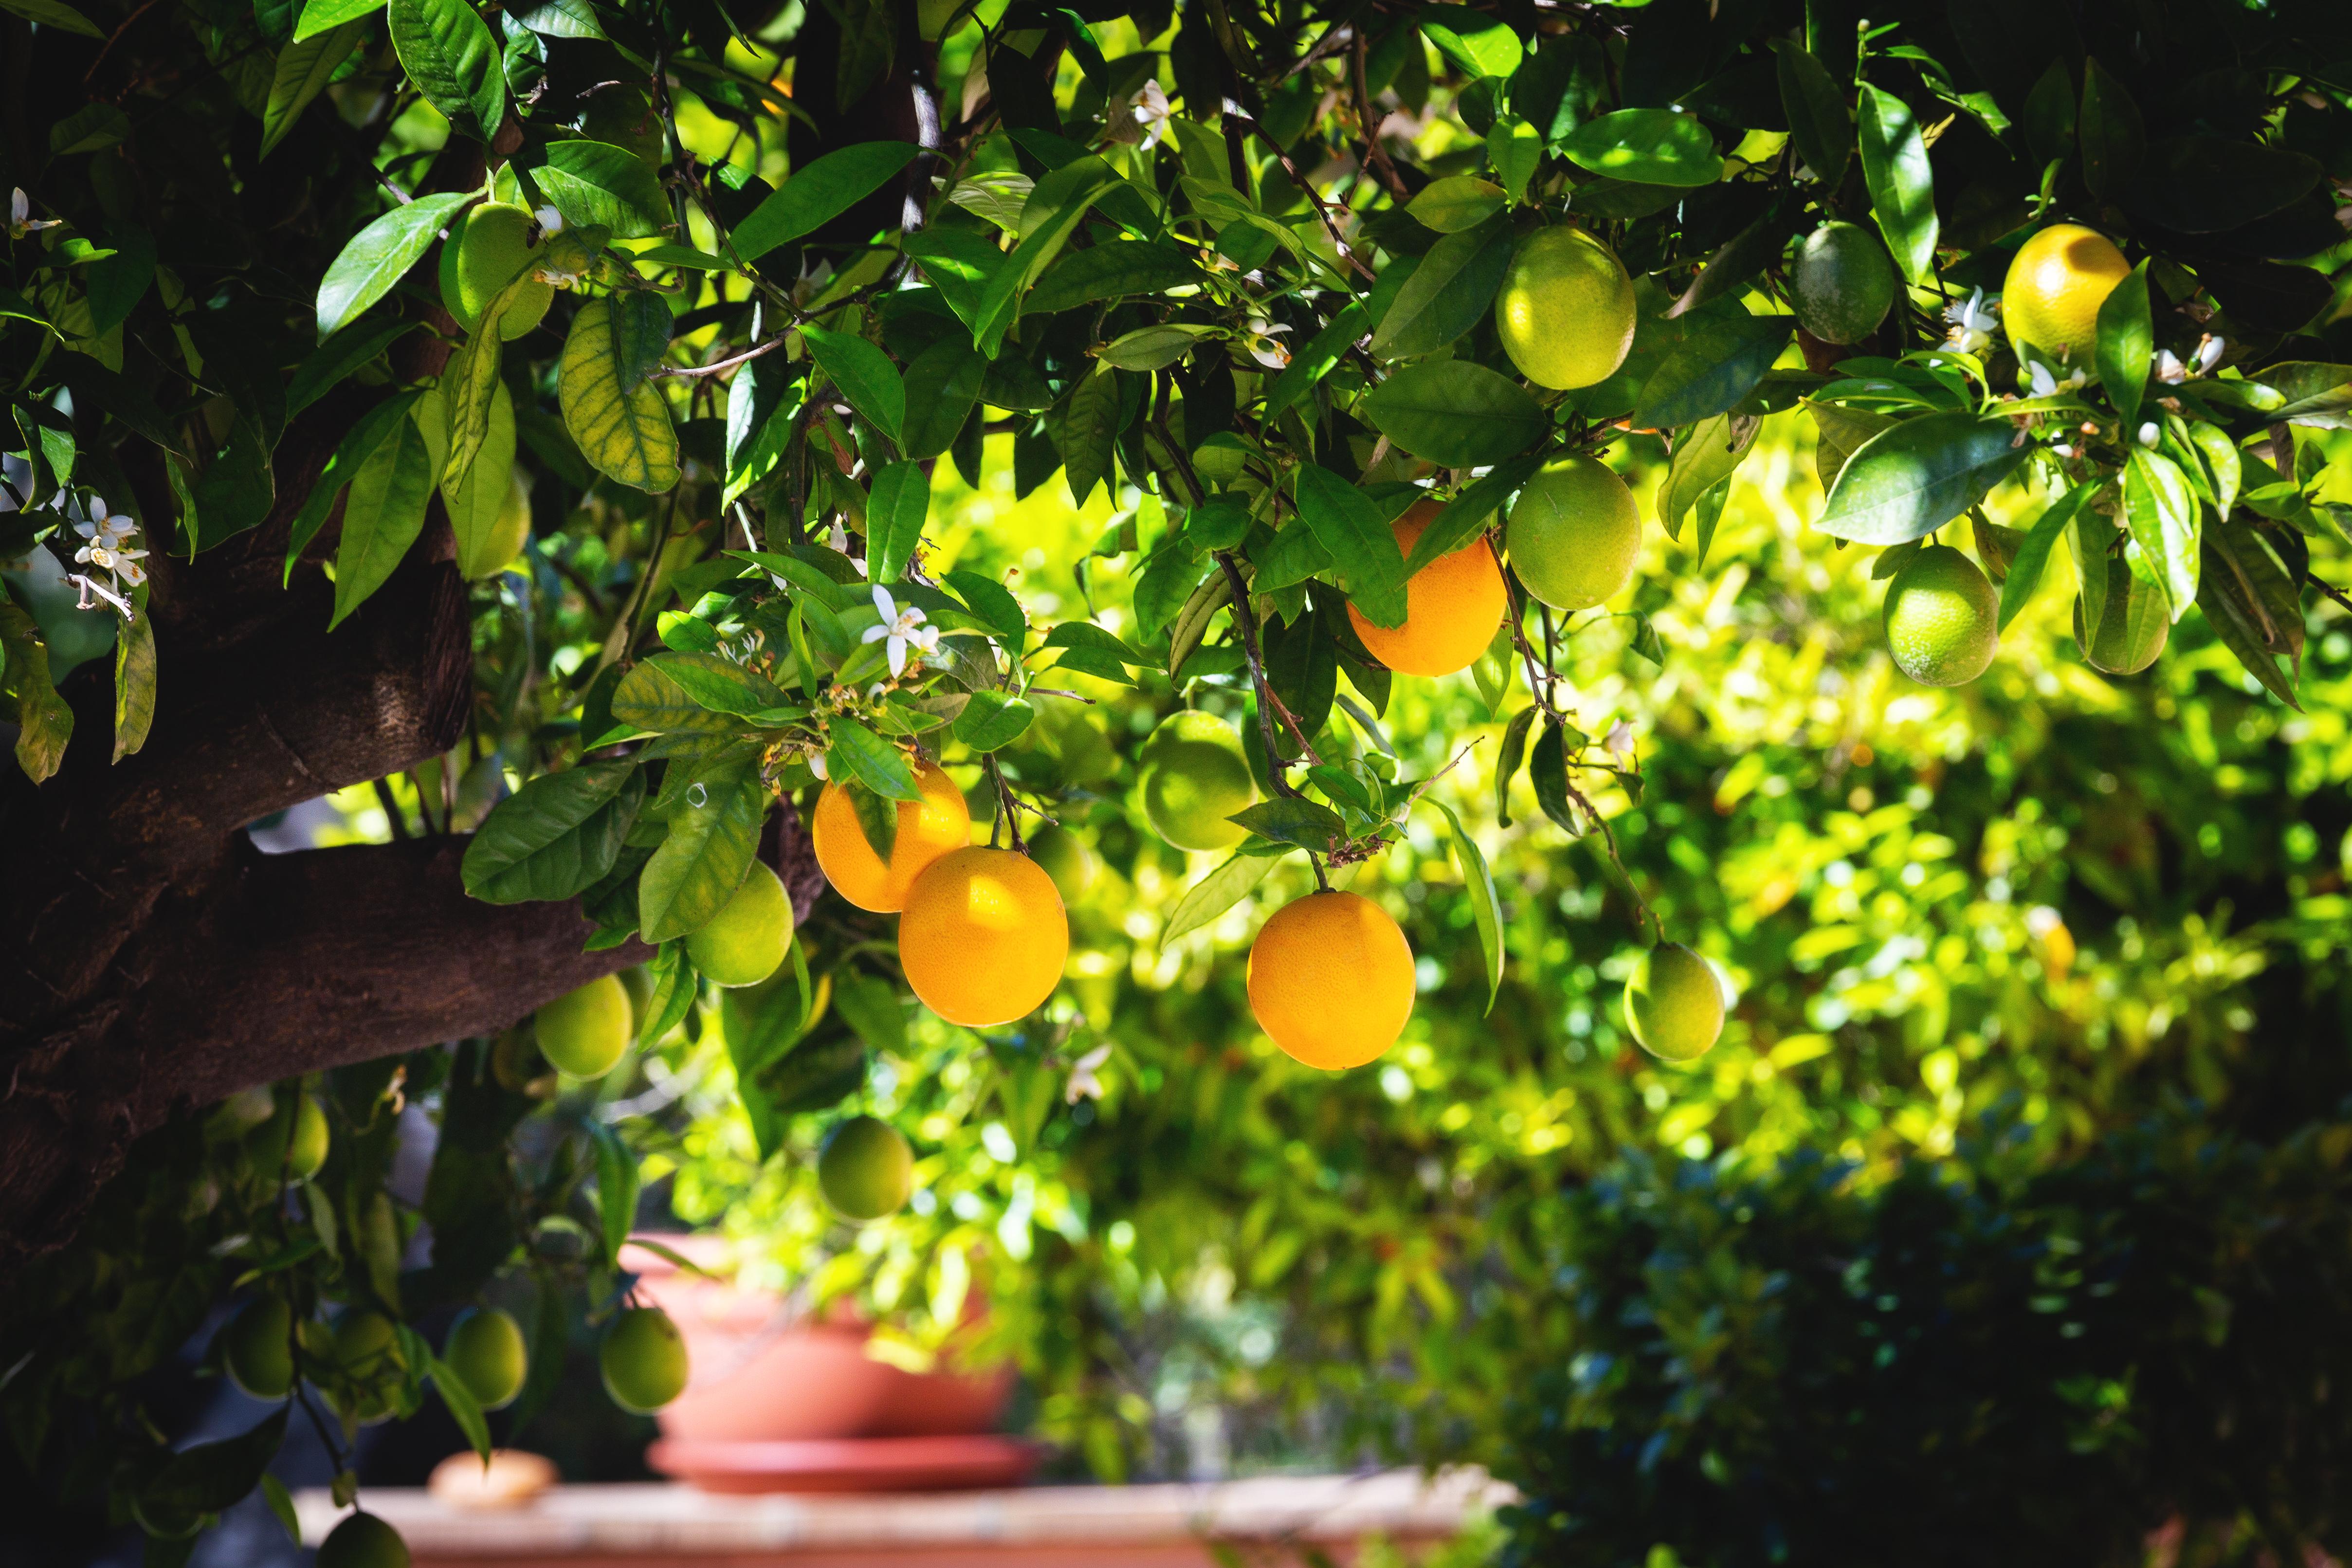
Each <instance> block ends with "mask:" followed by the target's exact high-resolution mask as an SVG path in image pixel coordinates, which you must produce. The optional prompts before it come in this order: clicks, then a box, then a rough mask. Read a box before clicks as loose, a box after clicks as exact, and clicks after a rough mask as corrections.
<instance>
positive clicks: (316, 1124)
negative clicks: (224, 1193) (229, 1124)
mask: <svg viewBox="0 0 2352 1568" xmlns="http://www.w3.org/2000/svg"><path fill="white" fill-rule="evenodd" d="M289 1130H290V1132H291V1136H290V1137H289ZM327 1142H328V1131H327V1113H326V1111H325V1110H321V1109H320V1105H319V1102H318V1101H317V1100H313V1099H311V1098H310V1096H309V1095H307V1094H298V1095H296V1096H295V1097H294V1107H293V1110H292V1111H291V1112H290V1113H289V1112H288V1111H286V1110H279V1111H278V1112H276V1113H275V1114H273V1115H272V1116H271V1117H270V1118H269V1120H268V1121H265V1122H263V1123H262V1124H261V1125H260V1126H258V1127H257V1128H255V1129H254V1130H253V1131H251V1132H250V1133H248V1134H247V1142H246V1147H247V1151H248V1152H249V1153H250V1154H251V1156H252V1159H253V1169H254V1172H255V1173H256V1174H257V1175H258V1176H259V1177H260V1178H261V1179H262V1180H263V1181H265V1182H271V1183H274V1182H276V1181H278V1178H279V1177H280V1176H283V1177H284V1178H285V1179H286V1180H287V1181H289V1182H307V1181H309V1180H310V1178H311V1177H313V1176H315V1175H317V1174H318V1173H319V1167H320V1166H321V1165H324V1164H325V1163H327ZM289 1143H290V1144H291V1145H292V1146H291V1147H290V1148H289V1146H288V1145H289Z"/></svg>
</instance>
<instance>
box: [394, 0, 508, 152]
mask: <svg viewBox="0 0 2352 1568" xmlns="http://www.w3.org/2000/svg"><path fill="white" fill-rule="evenodd" d="M391 17H392V47H394V49H395V50H396V51H398V53H399V56H400V66H401V68H402V69H403V70H404V71H406V72H407V73H408V80H409V83H410V85H412V86H414V87H415V89H416V90H417V91H419V92H421V93H423V94H424V95H425V100H426V101H427V102H429V103H431V104H432V105H433V107H434V108H436V109H437V110H440V111H441V112H442V113H443V114H444V115H445V116H446V117H447V119H448V121H449V123H450V124H451V125H452V126H454V127H456V128H457V130H459V131H461V132H465V133H466V134H467V135H468V136H471V137H472V138H474V139H475V140H476V141H478V142H488V140H489V139H490V138H491V137H493V136H495V135H497V134H498V130H499V124H500V122H501V121H504V120H505V118H506V108H507V82H506V72H505V71H504V69H503V68H501V67H500V65H499V45H498V40H497V39H496V38H495V37H491V35H490V29H489V25H488V23H486V22H484V21H483V20H482V18H481V16H479V15H478V13H477V12H476V11H475V10H474V7H473V5H471V4H470V3H469V0H391Z"/></svg>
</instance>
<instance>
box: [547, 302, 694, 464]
mask: <svg viewBox="0 0 2352 1568" xmlns="http://www.w3.org/2000/svg"><path fill="white" fill-rule="evenodd" d="M630 298H632V296H631V295H629V294H614V295H607V296H604V297H603V298H599V299H590V300H583V301H581V305H580V310H579V313H578V314H577V315H575V316H573V317H572V331H571V332H570V333H569V334H568V335H567V336H566V337H565V339H564V341H563V361H562V368H561V370H560V371H559V373H558V376H557V395H558V397H559V399H560V401H561V402H562V406H563V424H564V427H565V428H566V429H568V430H570V431H571V432H572V439H573V440H575V441H577V442H578V443H579V444H580V452H581V455H582V456H583V457H584V458H587V459H588V461H589V462H591V463H592V464H593V465H595V468H596V469H597V471H598V472H600V473H603V474H604V475H606V476H607V477H609V478H612V479H618V480H619V481H620V482H621V483H623V484H625V485H632V486H635V488H636V489H641V490H651V491H654V492H656V493H658V492H660V491H663V490H667V489H671V488H672V487H674V486H675V485H676V484H677V477H678V469H677V428H676V426H673V425H672V424H671V423H670V416H669V405H668V403H667V401H666V400H665V399H664V398H663V397H662V395H661V393H660V391H659V389H658V388H657V387H656V385H655V384H653V383H652V382H651V381H646V380H638V381H635V382H625V381H624V380H623V379H622V374H621V366H620V363H619V354H620V350H621V349H622V348H623V347H625V345H626V342H628V341H629V340H631V339H632V338H633V337H634V336H635V334H634V333H633V332H632V331H629V330H628V329H629V326H630V321H629V312H631V311H632V310H635V307H632V306H628V305H625V304H623V303H622V301H623V300H627V299H630ZM658 305H659V301H658V300H656V306H658Z"/></svg>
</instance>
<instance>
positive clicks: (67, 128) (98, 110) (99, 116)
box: [49, 103, 131, 158]
mask: <svg viewBox="0 0 2352 1568" xmlns="http://www.w3.org/2000/svg"><path fill="white" fill-rule="evenodd" d="M130 136H131V116H129V115H128V114H125V113H124V112H123V111H122V110H120V109H118V108H116V107H115V106H114V105H113V104H111V103H88V104H84V105H83V106H82V107H81V108H79V109H77V110H74V111H73V112H72V113H71V114H68V115H67V116H66V117H65V118H64V119H63V120H60V121H58V122H57V123H56V124H54V125H52V126H50V127H49V151H50V152H51V153H54V154H55V155H56V156H58V157H60V158H70V157H72V156H74V155H75V154H76V153H96V152H100V151H102V150H104V149H105V148H108V147H112V146H116V145H119V144H120V143H121V142H125V141H128V140H129V139H130Z"/></svg>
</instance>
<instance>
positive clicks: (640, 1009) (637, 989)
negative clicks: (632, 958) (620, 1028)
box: [613, 963, 654, 1040]
mask: <svg viewBox="0 0 2352 1568" xmlns="http://www.w3.org/2000/svg"><path fill="white" fill-rule="evenodd" d="M613 978H614V979H615V980H618V981H619V982H620V983H621V989H622V990H624V991H625V992H627V993H628V994H629V1038H631V1039H633V1040H634V1039H635V1038H636V1037H638V1036H639V1035H641V1034H643V1033H645V1028H646V1005H647V1004H648V1003H650V1002H652V1001H653V999H654V977H653V976H652V975H651V974H650V973H646V966H645V965H644V964H642V963H639V964H634V965H632V966H630V967H629V968H627V969H624V970H623V971H621V973H618V974H616V975H614V977H613Z"/></svg>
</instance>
